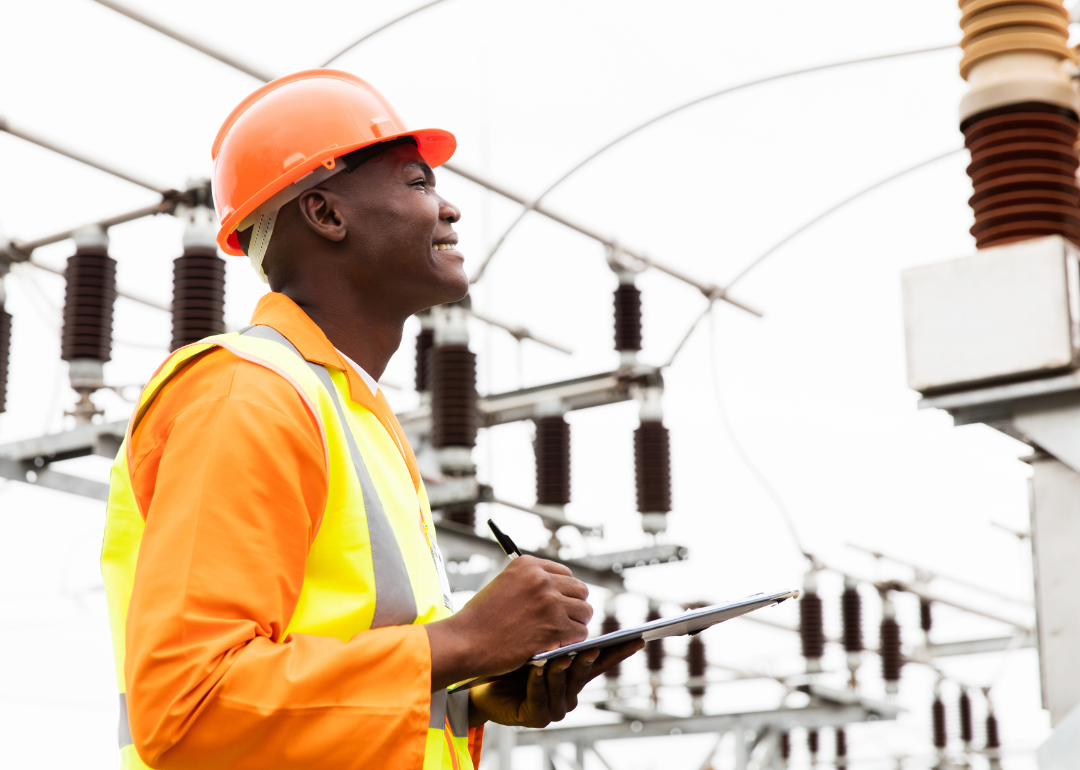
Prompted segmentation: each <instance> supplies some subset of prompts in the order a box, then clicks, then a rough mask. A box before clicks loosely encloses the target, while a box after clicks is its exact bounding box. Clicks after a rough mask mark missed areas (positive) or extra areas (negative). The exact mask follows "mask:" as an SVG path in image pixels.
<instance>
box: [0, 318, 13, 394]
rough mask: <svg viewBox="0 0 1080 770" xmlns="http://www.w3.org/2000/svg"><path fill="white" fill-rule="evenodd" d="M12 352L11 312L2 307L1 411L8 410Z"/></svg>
mask: <svg viewBox="0 0 1080 770" xmlns="http://www.w3.org/2000/svg"><path fill="white" fill-rule="evenodd" d="M10 354H11V313H9V312H7V311H6V310H4V309H3V308H0V412H4V411H6V410H7V375H8V360H9V357H10Z"/></svg>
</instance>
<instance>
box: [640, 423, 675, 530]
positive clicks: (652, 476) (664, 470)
mask: <svg viewBox="0 0 1080 770" xmlns="http://www.w3.org/2000/svg"><path fill="white" fill-rule="evenodd" d="M634 475H635V478H636V480H637V504H638V511H640V512H641V513H642V514H650V513H658V514H667V513H668V511H670V510H671V442H670V439H669V437H668V429H667V428H665V427H664V423H662V422H661V421H660V420H642V421H641V425H640V426H639V427H638V428H637V430H635V431H634Z"/></svg>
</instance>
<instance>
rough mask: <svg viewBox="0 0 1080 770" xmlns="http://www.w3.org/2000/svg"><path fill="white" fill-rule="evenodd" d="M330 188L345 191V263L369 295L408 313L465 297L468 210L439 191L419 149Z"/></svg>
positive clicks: (386, 156)
mask: <svg viewBox="0 0 1080 770" xmlns="http://www.w3.org/2000/svg"><path fill="white" fill-rule="evenodd" d="M324 187H325V188H326V189H328V190H332V191H334V192H337V193H338V194H339V195H340V201H341V203H340V210H341V214H342V218H343V220H344V223H345V225H346V227H347V234H346V236H345V240H344V242H343V243H342V245H343V246H344V247H345V249H344V251H345V253H346V254H347V255H348V256H347V257H346V258H347V259H348V263H347V264H345V265H343V266H342V267H343V268H344V270H345V273H346V275H347V277H348V279H349V280H351V281H356V282H357V283H358V285H359V286H362V287H363V288H364V289H365V294H367V295H368V296H369V297H370V296H374V297H380V298H382V299H385V300H386V301H387V302H388V303H393V304H400V305H402V306H405V307H406V308H407V310H408V312H416V311H417V310H420V309H422V308H426V307H431V306H433V305H437V304H442V303H445V302H453V301H455V300H458V299H461V298H462V297H464V296H465V294H466V293H467V292H468V290H469V279H468V276H467V275H466V274H465V269H464V262H465V258H464V256H463V255H462V253H461V252H460V251H458V250H457V247H456V244H457V240H458V236H457V233H455V232H454V227H453V223H454V222H456V221H457V220H458V219H459V218H460V217H461V212H460V211H459V210H458V209H457V207H456V206H453V205H452V204H450V203H448V202H447V201H445V200H443V199H442V198H441V197H440V196H439V195H438V194H437V193H436V192H435V175H434V173H433V172H432V170H431V168H430V167H429V166H428V165H427V163H426V162H425V161H424V159H423V158H422V157H421V156H420V153H419V152H418V151H417V149H416V147H414V146H412V145H411V144H401V145H397V146H396V147H391V148H390V149H389V150H386V151H385V152H383V153H381V154H379V155H376V156H375V157H374V158H372V159H371V160H368V161H367V162H365V163H363V164H362V165H360V166H358V167H357V168H356V169H354V170H353V171H351V172H348V173H342V174H338V175H336V176H334V177H332V178H331V179H330V180H328V182H327V183H326V184H325V185H324ZM373 291H374V293H373Z"/></svg>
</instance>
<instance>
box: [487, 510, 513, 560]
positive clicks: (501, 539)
mask: <svg viewBox="0 0 1080 770" xmlns="http://www.w3.org/2000/svg"><path fill="white" fill-rule="evenodd" d="M488 527H489V528H490V529H491V534H493V535H495V540H497V541H498V543H499V547H500V548H502V549H503V553H505V554H506V555H507V556H509V557H510V558H511V559H516V558H517V557H519V556H521V549H520V548H518V547H517V546H516V545H515V544H514V541H513V540H511V539H510V536H509V535H508V534H506V533H505V532H503V531H502V530H501V529H499V528H498V527H497V526H496V525H495V522H494V521H492V520H491V519H488Z"/></svg>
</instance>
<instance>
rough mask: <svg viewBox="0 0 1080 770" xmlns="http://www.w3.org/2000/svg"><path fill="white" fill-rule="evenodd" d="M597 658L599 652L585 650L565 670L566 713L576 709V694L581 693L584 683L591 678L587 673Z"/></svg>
mask: <svg viewBox="0 0 1080 770" xmlns="http://www.w3.org/2000/svg"><path fill="white" fill-rule="evenodd" d="M598 657H600V650H586V651H585V652H582V653H580V654H579V655H578V656H577V657H576V658H574V664H573V665H572V666H570V668H569V669H568V670H567V672H566V700H567V709H566V710H567V711H568V712H569V711H573V710H574V709H575V708H577V696H578V693H579V692H581V688H583V687H584V686H585V683H586V682H588V681H589V679H590V678H591V677H590V676H589V672H590V671H591V670H592V667H593V664H594V663H595V662H596V659H597V658H598Z"/></svg>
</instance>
